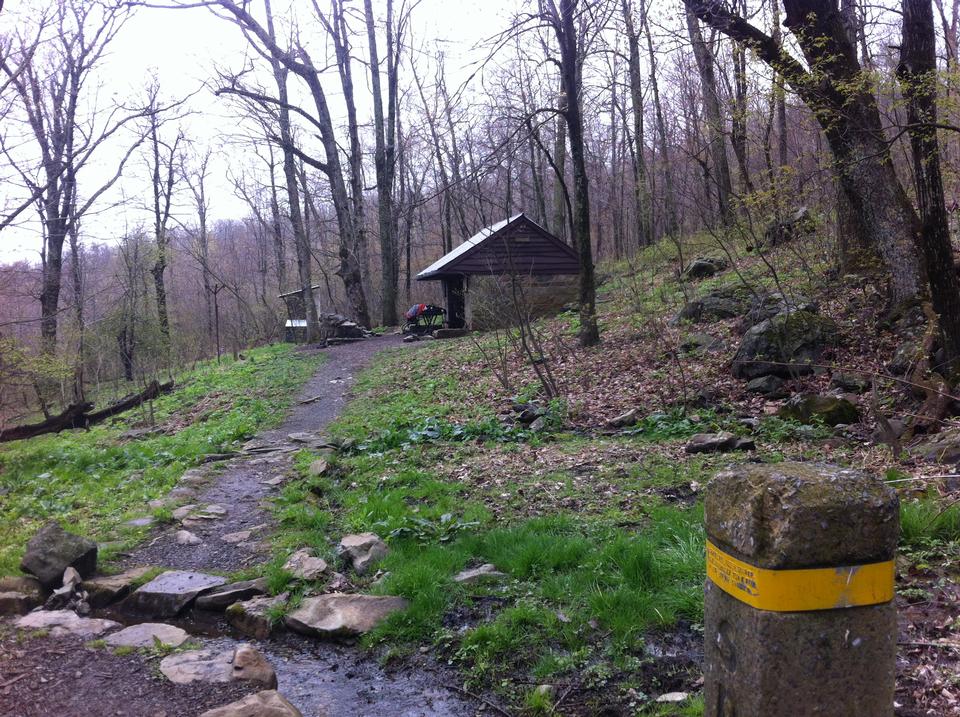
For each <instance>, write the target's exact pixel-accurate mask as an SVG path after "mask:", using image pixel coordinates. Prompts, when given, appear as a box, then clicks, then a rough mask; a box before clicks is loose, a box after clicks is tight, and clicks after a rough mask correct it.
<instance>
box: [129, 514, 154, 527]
mask: <svg viewBox="0 0 960 717" xmlns="http://www.w3.org/2000/svg"><path fill="white" fill-rule="evenodd" d="M153 523H154V520H153V518H151V517H149V516H145V517H143V518H134V519H133V520H128V521H127V522H126V523H124V525H129V526H130V527H131V528H148V527H150V526H151V525H153Z"/></svg>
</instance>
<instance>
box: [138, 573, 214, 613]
mask: <svg viewBox="0 0 960 717" xmlns="http://www.w3.org/2000/svg"><path fill="white" fill-rule="evenodd" d="M226 582H227V579H226V578H222V577H220V576H219V575H207V574H205V573H195V572H191V571H188V570H168V571H167V572H165V573H161V574H160V575H158V576H157V577H155V578H154V579H153V580H151V581H150V582H148V583H147V584H146V585H144V586H142V587H141V588H140V589H139V590H137V591H136V592H134V593H133V595H131V596H130V597H128V598H127V599H126V600H125V601H124V606H125V607H127V608H129V609H130V610H132V611H135V612H139V613H142V614H145V615H152V616H155V617H173V616H174V615H177V614H178V613H180V611H181V610H183V609H184V608H185V607H187V606H188V605H189V604H190V603H192V602H193V601H194V600H195V599H196V597H197V596H198V595H200V594H202V593H205V592H207V591H209V590H211V589H212V588H215V587H219V586H220V585H223V584H225V583H226Z"/></svg>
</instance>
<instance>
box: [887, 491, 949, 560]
mask: <svg viewBox="0 0 960 717" xmlns="http://www.w3.org/2000/svg"><path fill="white" fill-rule="evenodd" d="M958 541H960V505H958V504H956V503H953V504H947V505H943V504H942V502H941V501H938V500H934V499H931V498H921V499H915V500H905V501H903V502H902V503H901V504H900V542H901V544H902V545H903V546H904V547H906V548H908V549H918V548H931V547H935V546H937V545H945V544H947V543H956V542H958Z"/></svg>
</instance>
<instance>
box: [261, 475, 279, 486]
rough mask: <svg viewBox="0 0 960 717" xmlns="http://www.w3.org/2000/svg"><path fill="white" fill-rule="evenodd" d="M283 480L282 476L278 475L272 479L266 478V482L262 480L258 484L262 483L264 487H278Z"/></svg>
mask: <svg viewBox="0 0 960 717" xmlns="http://www.w3.org/2000/svg"><path fill="white" fill-rule="evenodd" d="M284 479H285V477H284V476H282V475H280V476H274V477H273V478H267V480H262V481H260V482H261V483H263V484H264V485H273V486H276V485H280V484H281V483H283V481H284Z"/></svg>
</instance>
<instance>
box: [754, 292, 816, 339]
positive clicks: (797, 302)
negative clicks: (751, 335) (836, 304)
mask: <svg viewBox="0 0 960 717" xmlns="http://www.w3.org/2000/svg"><path fill="white" fill-rule="evenodd" d="M819 310H820V307H819V306H817V303H816V302H814V301H811V300H810V299H808V298H807V297H805V296H787V295H785V294H783V293H781V292H773V293H770V294H761V295H760V296H756V297H754V298H753V301H752V302H751V303H750V309H749V310H748V311H747V312H746V314H744V316H743V320H742V321H741V322H740V328H741V330H743V331H746V330H747V329H749V328H750V327H751V326H756V325H757V324H759V323H760V322H761V321H766V320H767V319H772V318H773V317H774V316H779V315H780V314H791V313H793V312H794V311H806V312H808V313H811V314H816V313H817V312H818V311H819Z"/></svg>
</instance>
